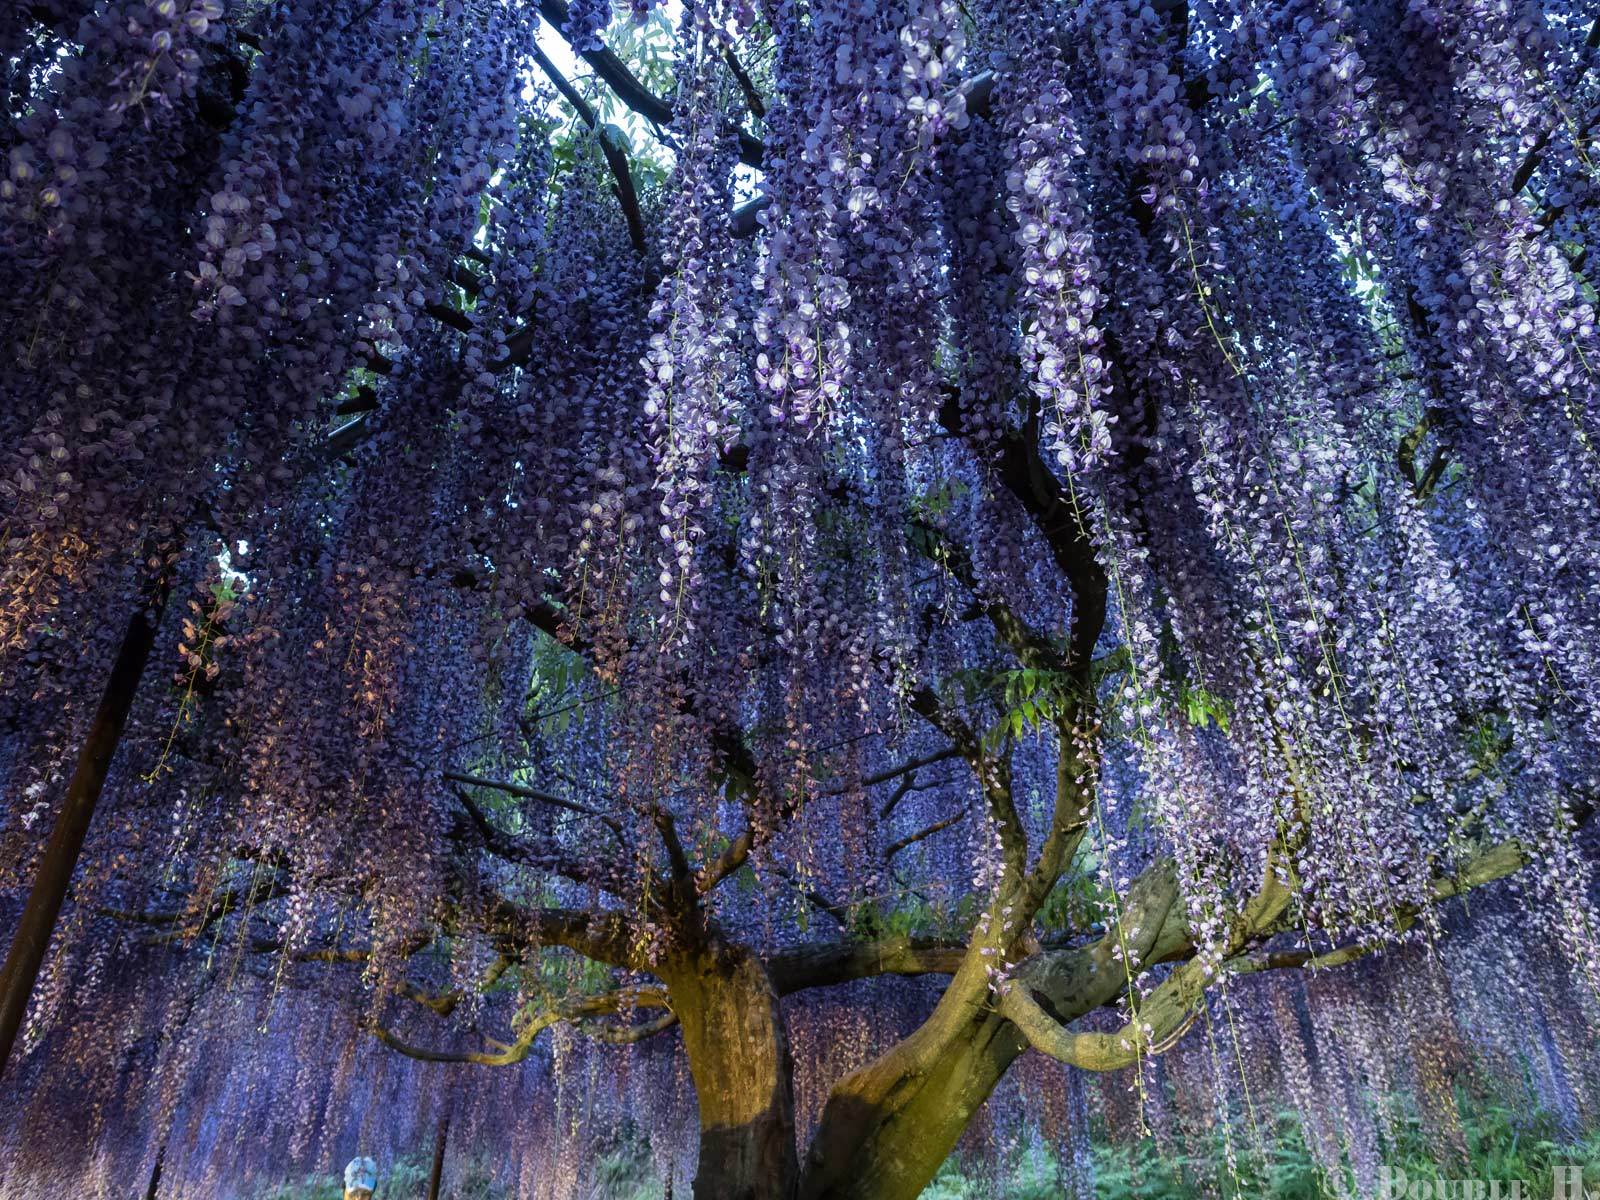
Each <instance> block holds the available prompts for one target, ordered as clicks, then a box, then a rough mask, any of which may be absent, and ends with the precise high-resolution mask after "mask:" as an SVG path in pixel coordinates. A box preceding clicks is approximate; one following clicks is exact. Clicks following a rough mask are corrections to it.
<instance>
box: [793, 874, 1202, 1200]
mask: <svg viewBox="0 0 1600 1200" xmlns="http://www.w3.org/2000/svg"><path fill="white" fill-rule="evenodd" d="M1176 893H1177V888H1176V883H1175V882H1174V881H1173V879H1172V878H1171V875H1170V873H1155V874H1153V875H1152V877H1151V878H1149V879H1147V880H1146V881H1145V882H1144V884H1143V886H1142V887H1141V886H1137V885H1136V890H1135V891H1134V893H1132V894H1131V895H1130V896H1129V897H1128V907H1127V913H1128V917H1129V918H1130V925H1131V927H1132V928H1133V929H1134V930H1135V934H1134V935H1130V936H1131V944H1132V945H1133V947H1134V949H1135V953H1136V955H1137V956H1138V957H1139V958H1141V959H1142V960H1144V961H1148V962H1159V961H1161V960H1162V959H1164V958H1166V957H1167V956H1169V955H1171V954H1174V953H1176V952H1178V951H1179V950H1180V949H1181V948H1183V947H1185V946H1186V945H1187V944H1188V927H1187V922H1186V921H1185V919H1184V915H1183V911H1182V907H1183V906H1182V905H1181V904H1177V905H1174V903H1173V901H1174V898H1175V897H1176ZM1114 946H1115V939H1114V938H1112V937H1111V936H1109V935H1108V936H1107V937H1106V938H1105V939H1102V940H1101V941H1100V942H1098V943H1096V944H1094V945H1092V946H1086V947H1083V948H1081V949H1074V950H1064V951H1055V952H1051V953H1047V954H1041V955H1037V956H1036V957H1035V958H1033V959H1032V960H1030V961H1029V963H1028V964H1026V965H1025V966H1024V967H1023V968H1022V969H1021V970H1020V971H1019V972H1018V977H1017V978H1016V979H1015V980H1014V981H1013V984H1012V986H1014V987H1027V988H1029V989H1031V991H1032V993H1033V994H1034V996H1036V997H1037V998H1038V1000H1039V1002H1040V1003H1041V1004H1042V1005H1043V1006H1044V1007H1045V1008H1046V1009H1047V1010H1048V1011H1049V1012H1050V1013H1051V1015H1052V1016H1054V1017H1055V1018H1056V1019H1057V1020H1059V1021H1062V1022H1063V1023H1065V1022H1068V1021H1071V1020H1073V1019H1074V1018H1077V1017H1080V1016H1082V1015H1083V1014H1084V1013H1087V1012H1089V1011H1091V1010H1092V1009H1095V1008H1099V1007H1100V1006H1101V1005H1103V1004H1106V1003H1108V1002H1111V1001H1113V1000H1115V999H1116V997H1117V995H1118V994H1119V993H1120V992H1121V991H1122V990H1123V989H1124V988H1125V987H1126V986H1127V975H1126V973H1125V972H1124V970H1123V969H1122V967H1121V966H1120V965H1119V964H1118V962H1117V959H1116V957H1115V954H1114V952H1113V951H1114ZM1027 1048H1028V1043H1027V1041H1026V1039H1025V1038H1024V1037H1023V1035H1022V1033H1021V1031H1020V1030H1018V1029H1017V1027H1016V1026H1015V1025H1013V1024H1012V1023H1011V1022H1010V1021H1007V1020H1006V1019H1005V1018H1004V1017H1001V1016H1000V1015H999V1014H998V1013H996V1012H995V1011H993V1007H992V1003H991V1000H990V997H989V991H988V981H987V979H986V972H985V971H984V964H983V962H982V960H981V959H973V958H969V959H968V960H967V961H966V962H964V963H963V964H962V966H961V968H960V969H959V970H958V971H957V972H956V975H955V977H954V978H953V979H952V980H951V981H950V986H949V987H948V988H947V989H946V990H945V993H944V996H943V997H942V998H941V999H940V1001H939V1004H938V1006H937V1007H936V1008H935V1009H934V1010H933V1013H932V1014H931V1015H930V1016H929V1017H928V1019H927V1020H926V1021H925V1022H923V1024H922V1025H921V1026H920V1027H919V1028H918V1029H917V1030H916V1032H915V1033H913V1034H912V1035H911V1036H910V1037H908V1038H905V1039H903V1040H902V1041H900V1042H898V1043H896V1044H895V1045H894V1046H892V1047H890V1049H889V1050H887V1051H885V1052H884V1053H883V1054H882V1055H880V1056H879V1057H878V1058H876V1059H874V1060H873V1061H872V1062H870V1063H868V1064H867V1065H866V1066H864V1067H862V1068H861V1069H860V1070H858V1071H855V1072H852V1073H851V1074H849V1075H847V1076H845V1077H844V1078H843V1079H841V1080H840V1081H839V1082H838V1083H837V1084H836V1085H834V1088H833V1091H832V1092H831V1093H830V1095H829V1097H828V1103H827V1105H826V1106H825V1108H824V1109H823V1113H822V1121H821V1124H820V1125H819V1126H818V1129H817V1134H816V1136H815V1138H813V1139H812V1142H811V1147H810V1149H809V1151H808V1152H807V1154H806V1162H805V1171H804V1174H803V1176H802V1178H801V1183H800V1190H799V1196H800V1200H915V1198H916V1197H917V1196H918V1195H919V1194H921V1192H922V1189H923V1188H925V1187H926V1186H927V1185H928V1183H929V1182H930V1181H931V1180H932V1179H933V1177H934V1175H935V1173H937V1171H938V1170H939V1165H940V1164H941V1163H943V1162H944V1160H945V1159H946V1158H947V1157H948V1156H949V1154H950V1152H951V1150H953V1149H954V1148H955V1145H956V1142H958V1141H959V1140H960V1138H961V1135H962V1133H964V1132H965V1131H966V1128H967V1126H968V1124H970V1123H971V1121H972V1118H973V1116H974V1115H975V1114H976V1113H977V1111H978V1109H979V1108H981V1107H982V1106H983V1102H984V1101H985V1100H987V1099H988V1098H989V1095H990V1093H992V1092H993V1091H994V1089H995V1085H996V1084H998V1083H999V1082H1000V1080H1001V1078H1002V1077H1003V1076H1004V1075H1005V1073H1006V1071H1007V1070H1008V1069H1010V1067H1011V1064H1012V1063H1013V1062H1015V1061H1016V1059H1017V1057H1018V1056H1019V1055H1020V1054H1021V1053H1022V1052H1023V1051H1024V1050H1026V1049H1027Z"/></svg>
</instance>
